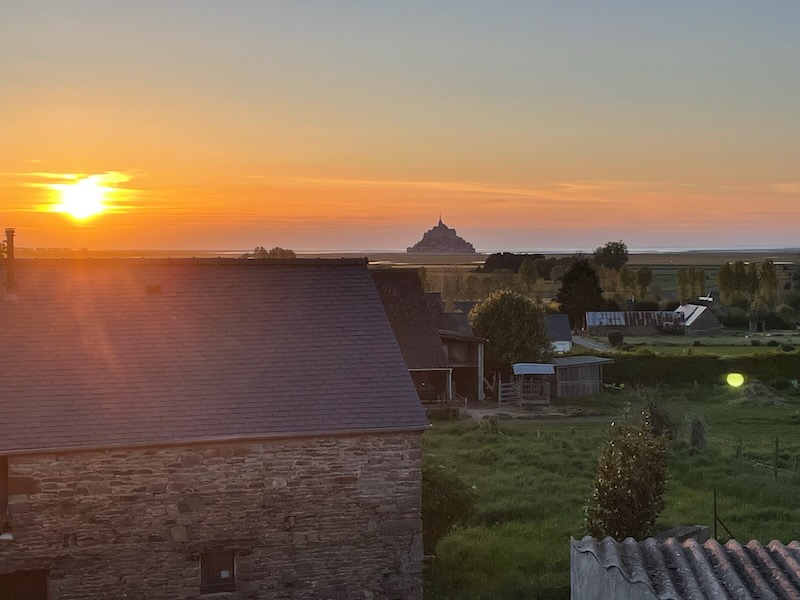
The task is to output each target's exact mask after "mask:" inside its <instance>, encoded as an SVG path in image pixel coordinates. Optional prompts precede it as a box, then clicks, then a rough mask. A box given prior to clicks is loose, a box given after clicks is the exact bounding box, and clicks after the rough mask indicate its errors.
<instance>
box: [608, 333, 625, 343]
mask: <svg viewBox="0 0 800 600" xmlns="http://www.w3.org/2000/svg"><path fill="white" fill-rule="evenodd" d="M624 341H625V334H624V333H623V332H621V331H620V330H619V329H612V330H611V331H609V332H608V343H609V344H611V345H612V346H615V347H619V346H621V345H622V342H624Z"/></svg>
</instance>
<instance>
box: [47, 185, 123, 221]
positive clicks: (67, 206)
mask: <svg viewBox="0 0 800 600" xmlns="http://www.w3.org/2000/svg"><path fill="white" fill-rule="evenodd" d="M53 188H55V189H56V190H57V191H58V193H59V196H60V198H61V202H60V203H59V204H57V205H56V206H55V207H54V208H53V209H54V210H55V211H56V212H60V213H65V214H67V215H69V216H70V217H72V218H73V219H76V220H78V221H84V220H86V219H90V218H92V217H94V216H97V215H99V214H101V213H103V212H105V211H106V210H108V205H107V204H106V201H107V199H108V194H109V192H110V189H109V188H107V187H105V186H104V185H103V184H102V183H101V180H100V177H99V176H97V175H91V176H89V177H85V178H83V179H79V180H78V181H76V182H75V183H64V184H58V185H54V186H53Z"/></svg>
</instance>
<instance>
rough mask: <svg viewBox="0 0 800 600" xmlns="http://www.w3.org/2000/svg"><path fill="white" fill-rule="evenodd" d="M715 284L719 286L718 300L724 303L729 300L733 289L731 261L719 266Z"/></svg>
mask: <svg viewBox="0 0 800 600" xmlns="http://www.w3.org/2000/svg"><path fill="white" fill-rule="evenodd" d="M717 286H718V287H719V296H720V300H722V302H724V303H726V304H727V303H728V302H730V301H731V298H732V297H733V293H734V289H735V286H734V275H733V267H732V266H731V263H727V262H726V263H725V264H724V265H722V266H721V267H720V268H719V274H718V275H717Z"/></svg>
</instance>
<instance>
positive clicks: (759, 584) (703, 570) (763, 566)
mask: <svg viewBox="0 0 800 600" xmlns="http://www.w3.org/2000/svg"><path fill="white" fill-rule="evenodd" d="M570 543H571V545H572V549H573V551H576V552H579V553H583V554H586V553H588V554H591V555H592V556H594V558H595V559H596V560H597V561H598V562H599V563H600V564H601V565H602V566H603V567H605V568H606V569H612V568H613V569H616V570H617V571H618V572H619V573H620V574H621V575H622V576H623V577H624V578H625V579H626V580H628V581H629V582H631V583H634V582H638V583H643V584H645V585H646V586H648V587H649V588H650V589H651V590H652V592H653V595H654V596H655V597H657V598H659V599H660V600H679V599H685V600H702V599H704V598H708V599H711V600H716V599H720V600H722V599H725V600H728V599H729V598H754V599H767V598H769V599H776V600H777V599H779V598H800V543H798V542H797V541H793V542H791V543H790V544H789V545H788V546H784V545H783V544H782V543H780V542H777V541H772V542H770V543H769V544H768V545H766V546H764V545H762V544H761V543H760V542H758V541H755V540H753V541H751V542H749V543H748V544H747V545H746V546H742V545H741V544H740V543H739V542H737V541H735V540H731V541H729V542H728V543H727V544H725V545H724V546H723V545H721V544H719V543H718V542H717V541H715V540H709V541H707V542H705V543H704V544H700V543H699V542H697V541H696V540H694V539H690V540H687V541H685V542H678V541H677V540H676V539H675V538H668V539H666V540H663V541H659V540H656V539H655V538H648V539H646V540H644V541H641V542H637V541H635V540H633V539H631V538H628V539H626V540H625V541H624V542H621V543H620V542H617V541H615V540H614V539H612V538H606V539H604V540H603V541H602V542H597V541H596V540H594V539H593V538H591V537H588V536H587V537H585V538H583V539H582V540H575V539H572V540H571V542H570Z"/></svg>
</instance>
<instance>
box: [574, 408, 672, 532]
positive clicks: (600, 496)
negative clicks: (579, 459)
mask: <svg viewBox="0 0 800 600" xmlns="http://www.w3.org/2000/svg"><path fill="white" fill-rule="evenodd" d="M666 474H667V446H666V441H665V439H664V437H663V436H656V435H653V434H652V433H651V432H650V425H649V423H647V419H646V418H645V419H644V420H643V422H642V423H640V424H638V425H618V426H617V427H615V428H614V430H613V433H612V437H611V439H610V440H609V441H607V442H606V444H605V446H604V447H603V449H602V450H601V452H600V459H599V461H598V465H597V475H596V477H595V483H594V491H593V493H592V497H591V498H590V499H589V504H588V506H587V507H586V526H587V529H588V531H589V534H590V535H592V536H594V537H595V538H598V539H600V538H603V537H605V536H607V535H609V536H611V537H613V538H614V539H616V540H617V541H622V540H624V539H625V538H626V537H633V538H635V539H639V540H641V539H644V538H645V537H647V536H648V535H650V533H651V532H652V530H653V525H654V524H655V521H656V518H657V517H658V514H659V513H660V512H661V510H662V509H663V508H664V486H665V482H666Z"/></svg>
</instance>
